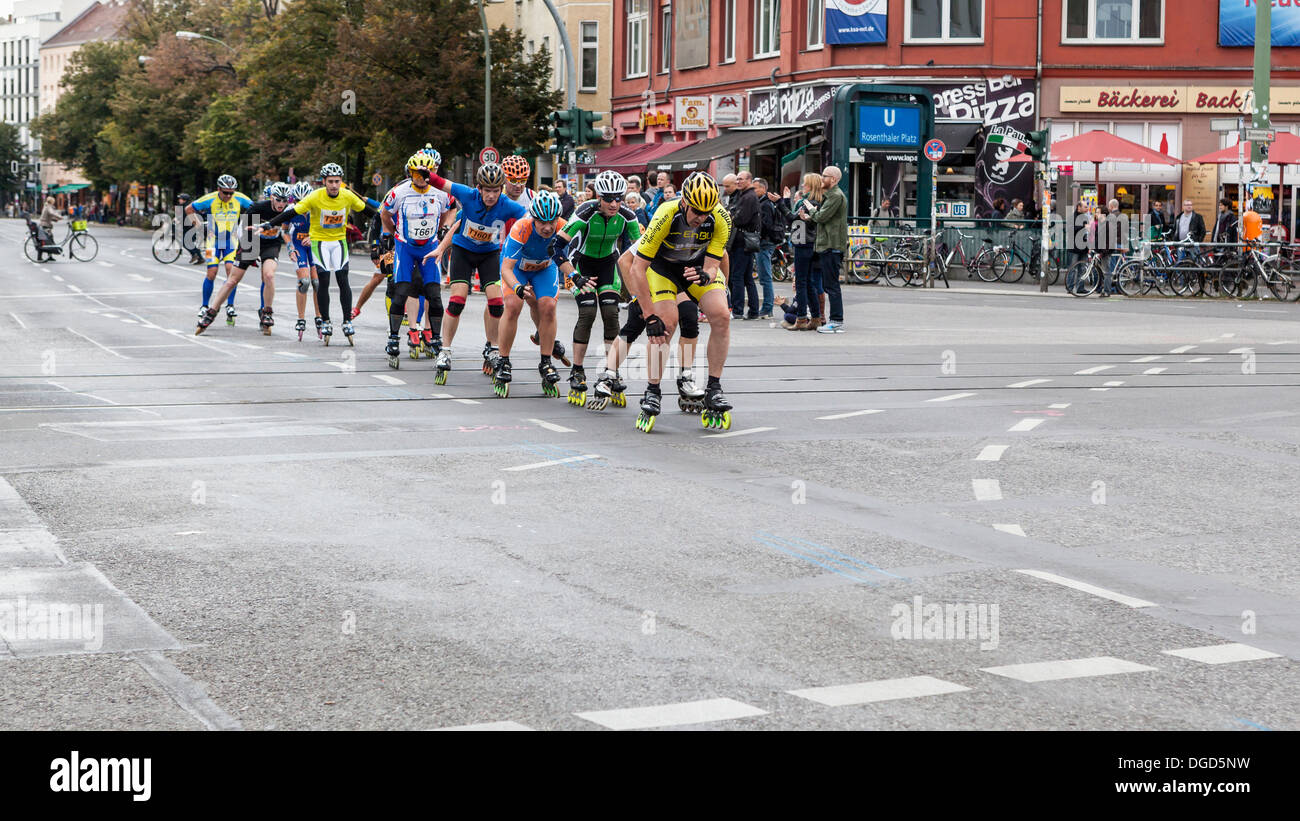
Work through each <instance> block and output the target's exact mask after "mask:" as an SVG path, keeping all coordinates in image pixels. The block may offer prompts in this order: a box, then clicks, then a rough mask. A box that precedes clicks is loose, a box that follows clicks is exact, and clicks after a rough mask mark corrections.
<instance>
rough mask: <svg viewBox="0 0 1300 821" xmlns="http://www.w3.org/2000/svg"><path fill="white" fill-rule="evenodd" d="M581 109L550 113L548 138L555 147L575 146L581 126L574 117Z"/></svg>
mask: <svg viewBox="0 0 1300 821" xmlns="http://www.w3.org/2000/svg"><path fill="white" fill-rule="evenodd" d="M580 111H581V109H577V108H568V109H560V110H559V111H552V112H551V133H550V137H551V139H552V140H554V141H555V145H556V147H557V148H558V147H560V146H564V145H577V144H578V139H577V136H578V134H577V132H578V129H579V127H580V126H581V122H580V121H579V118H578V117H577V116H576V114H577V113H578V112H580Z"/></svg>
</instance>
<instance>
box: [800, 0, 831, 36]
mask: <svg viewBox="0 0 1300 821" xmlns="http://www.w3.org/2000/svg"><path fill="white" fill-rule="evenodd" d="M825 21H826V0H808V15H807V21H806V25H807V35H808V36H807V38H806V39H805V40H804V42H805V43H806V44H807V46H808V48H821V47H822V43H823V42H825V41H824V40H823V34H822V27H823V24H824V23H825Z"/></svg>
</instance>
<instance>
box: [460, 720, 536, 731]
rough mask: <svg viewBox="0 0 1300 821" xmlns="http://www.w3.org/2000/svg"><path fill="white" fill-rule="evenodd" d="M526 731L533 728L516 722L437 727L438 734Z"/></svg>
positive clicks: (490, 722)
mask: <svg viewBox="0 0 1300 821" xmlns="http://www.w3.org/2000/svg"><path fill="white" fill-rule="evenodd" d="M524 730H526V731H528V732H532V731H533V728H532V727H529V726H528V725H526V724H520V723H519V722H518V721H489V722H487V723H485V724H462V725H460V726H459V727H439V728H438V732H443V733H454V732H511V731H516V732H517V731H524Z"/></svg>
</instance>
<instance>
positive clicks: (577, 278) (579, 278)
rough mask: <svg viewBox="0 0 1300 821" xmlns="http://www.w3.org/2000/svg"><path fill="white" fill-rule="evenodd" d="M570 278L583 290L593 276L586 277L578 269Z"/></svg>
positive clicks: (575, 285) (576, 286) (574, 284)
mask: <svg viewBox="0 0 1300 821" xmlns="http://www.w3.org/2000/svg"><path fill="white" fill-rule="evenodd" d="M569 279H571V280H573V286H574V287H575V288H577V289H578V290H582V289H583V288H584V287H586V285H587V283H588V282H590V281H591V277H585V276H583V275H582V274H581V273H579V272H578V271H574V272H573V275H572V276H571V277H569Z"/></svg>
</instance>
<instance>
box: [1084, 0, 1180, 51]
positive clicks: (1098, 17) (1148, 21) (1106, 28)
mask: <svg viewBox="0 0 1300 821" xmlns="http://www.w3.org/2000/svg"><path fill="white" fill-rule="evenodd" d="M1065 4H1066V8H1065V21H1064V25H1065V31H1064V33H1063V37H1062V40H1063V41H1064V42H1071V41H1074V42H1089V41H1095V40H1100V41H1104V42H1107V43H1114V42H1124V41H1128V42H1131V43H1136V42H1139V41H1144V40H1147V41H1150V40H1155V41H1159V40H1163V39H1164V16H1165V15H1164V11H1165V9H1164V0H1065Z"/></svg>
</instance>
